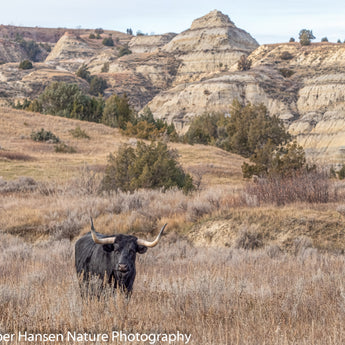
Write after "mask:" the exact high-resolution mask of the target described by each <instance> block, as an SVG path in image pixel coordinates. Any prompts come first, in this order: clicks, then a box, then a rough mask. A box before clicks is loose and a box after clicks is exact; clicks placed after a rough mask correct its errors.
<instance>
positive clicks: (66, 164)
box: [0, 108, 242, 186]
mask: <svg viewBox="0 0 345 345" xmlns="http://www.w3.org/2000/svg"><path fill="white" fill-rule="evenodd" d="M78 127H79V128H80V130H81V131H85V132H86V133H87V135H88V136H89V137H90V139H86V138H85V139H83V138H76V137H75V136H74V135H73V131H75V129H76V128H78ZM41 128H44V129H45V130H47V131H48V130H49V131H51V132H53V133H54V134H55V135H56V136H58V137H59V138H60V139H61V140H62V141H63V142H64V143H65V144H66V145H68V146H69V147H73V148H75V150H76V153H73V154H71V153H56V152H55V148H54V145H51V144H47V143H36V142H33V141H32V140H31V139H30V135H31V132H32V131H33V130H40V129H41ZM71 131H72V132H71ZM135 142H136V140H132V139H130V138H128V137H125V136H122V135H121V134H120V132H119V131H118V130H117V129H113V128H110V127H107V126H104V125H101V124H96V123H89V122H85V121H78V120H71V119H66V118H61V117H57V116H50V115H41V114H37V113H30V112H26V111H20V110H14V109H9V108H0V147H1V148H2V149H4V150H6V151H13V152H16V154H17V156H19V154H22V155H27V156H28V157H31V158H32V160H31V161H30V160H28V161H23V160H22V161H18V160H17V161H14V160H11V161H8V160H7V159H6V161H5V160H2V159H1V158H0V172H1V173H0V176H2V177H4V178H5V179H15V178H18V177H20V176H30V177H33V178H35V179H38V180H41V181H42V180H44V181H56V182H58V183H61V182H63V181H68V180H70V179H71V178H72V177H75V176H77V175H78V174H79V171H78V170H79V168H80V167H81V166H83V165H85V164H87V165H91V166H96V167H105V165H106V164H107V156H108V155H109V153H113V152H116V151H117V149H118V148H119V146H120V145H121V144H122V143H133V144H135ZM170 146H171V147H172V148H176V149H177V150H178V152H179V154H180V157H179V160H180V162H181V163H182V165H183V167H184V168H185V169H186V170H187V171H188V172H191V173H192V174H193V175H194V176H195V178H196V179H199V178H200V177H201V178H202V186H207V185H217V184H229V183H230V184H238V183H239V181H240V180H241V176H242V173H241V164H242V159H241V158H240V157H239V156H236V155H233V154H231V153H228V152H225V151H222V150H220V149H217V148H215V147H211V146H210V147H204V146H202V145H195V146H190V145H183V144H171V145H170Z"/></svg>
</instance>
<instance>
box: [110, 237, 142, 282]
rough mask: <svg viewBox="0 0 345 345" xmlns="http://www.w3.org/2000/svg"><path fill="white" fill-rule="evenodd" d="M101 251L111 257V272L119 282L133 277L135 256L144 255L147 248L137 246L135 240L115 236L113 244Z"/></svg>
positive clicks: (134, 238) (133, 238)
mask: <svg viewBox="0 0 345 345" xmlns="http://www.w3.org/2000/svg"><path fill="white" fill-rule="evenodd" d="M103 249H104V250H105V251H107V252H111V253H112V255H113V265H114V267H113V270H114V274H115V276H116V278H117V279H118V280H119V281H123V280H126V279H127V278H129V277H133V275H135V259H136V254H137V253H139V254H144V253H145V252H146V251H147V247H146V246H143V245H139V244H138V243H137V238H136V237H134V236H128V235H117V236H116V237H115V240H114V243H113V244H106V245H104V246H103Z"/></svg>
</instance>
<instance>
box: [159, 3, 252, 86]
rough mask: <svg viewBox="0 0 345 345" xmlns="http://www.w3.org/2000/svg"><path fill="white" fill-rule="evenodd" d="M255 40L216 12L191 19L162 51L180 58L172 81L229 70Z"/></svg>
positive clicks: (247, 52) (227, 18) (247, 51)
mask: <svg viewBox="0 0 345 345" xmlns="http://www.w3.org/2000/svg"><path fill="white" fill-rule="evenodd" d="M257 47H258V43H257V42H256V41H255V40H254V39H253V38H252V37H251V36H250V35H249V34H248V33H247V32H245V31H244V30H241V29H238V28H237V27H236V26H235V24H234V23H233V22H232V21H231V20H230V18H229V17H228V16H227V15H224V14H222V13H221V12H219V11H216V10H215V11H212V12H210V13H209V14H207V15H205V16H203V17H201V18H198V19H196V20H194V21H193V23H192V25H191V28H190V29H189V30H186V31H184V32H182V33H180V34H179V35H177V36H176V37H174V38H173V39H172V40H171V41H170V42H169V43H168V44H167V45H165V46H164V47H163V48H162V50H163V51H166V52H169V53H173V54H174V55H175V56H176V58H177V59H180V60H181V62H182V63H181V64H180V67H179V69H178V72H177V75H176V79H175V82H174V84H175V85H177V84H179V83H184V82H189V81H191V80H192V81H196V80H200V79H201V78H203V77H205V75H206V74H208V73H215V72H219V71H222V70H228V69H229V68H230V67H231V66H232V65H233V64H235V63H237V61H238V60H239V58H240V57H241V56H242V55H248V54H250V53H251V52H252V51H253V50H254V49H256V48H257Z"/></svg>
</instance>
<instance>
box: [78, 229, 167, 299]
mask: <svg viewBox="0 0 345 345" xmlns="http://www.w3.org/2000/svg"><path fill="white" fill-rule="evenodd" d="M164 228H165V225H164V226H163V228H162V229H161V231H160V233H159V235H158V236H157V238H156V240H155V241H153V242H147V241H144V240H138V239H137V237H135V236H131V235H122V234H119V235H113V236H105V235H101V234H99V233H96V232H95V230H94V228H93V223H92V226H91V232H89V233H87V234H86V235H84V236H83V237H81V238H80V239H79V240H78V241H77V242H76V244H75V267H76V270H77V274H78V276H82V277H83V279H82V281H83V282H84V283H85V284H83V285H84V288H85V287H86V288H87V289H88V292H90V290H92V292H93V293H97V294H99V293H100V292H101V291H102V289H103V288H104V287H105V286H106V285H108V286H111V287H113V290H114V291H115V289H117V288H119V289H120V290H121V291H123V292H125V293H126V294H127V295H128V294H130V293H131V291H132V288H133V283H134V280H135V275H136V269H135V259H136V254H137V253H139V254H143V253H145V252H146V251H147V247H153V246H155V245H156V244H157V243H158V240H159V238H160V236H161V234H162V233H163V230H164ZM90 282H93V284H92V285H91V284H90ZM95 289H96V290H97V291H94V290H95Z"/></svg>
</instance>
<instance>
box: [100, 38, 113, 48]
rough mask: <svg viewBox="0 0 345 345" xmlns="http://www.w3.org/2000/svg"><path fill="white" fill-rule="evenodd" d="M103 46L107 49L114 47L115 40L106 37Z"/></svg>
mask: <svg viewBox="0 0 345 345" xmlns="http://www.w3.org/2000/svg"><path fill="white" fill-rule="evenodd" d="M102 44H103V45H105V46H107V47H113V46H114V41H113V39H112V38H111V37H110V36H109V37H105V38H104V39H103V41H102Z"/></svg>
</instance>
